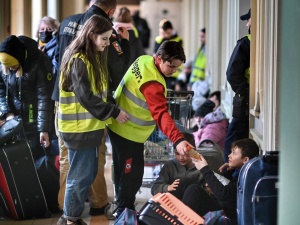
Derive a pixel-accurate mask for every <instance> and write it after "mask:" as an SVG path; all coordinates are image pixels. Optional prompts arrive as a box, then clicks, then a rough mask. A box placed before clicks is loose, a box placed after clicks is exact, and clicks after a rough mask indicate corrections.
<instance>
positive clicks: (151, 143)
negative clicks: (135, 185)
mask: <svg viewBox="0 0 300 225" xmlns="http://www.w3.org/2000/svg"><path fill="white" fill-rule="evenodd" d="M193 95H194V92H193V91H168V92H167V97H166V98H167V105H168V110H169V113H170V115H171V117H172V118H173V120H174V121H175V123H176V126H177V128H178V129H179V130H180V131H181V132H185V131H187V130H188V129H189V128H190V118H191V114H192V98H193ZM173 157H174V149H173V143H172V142H171V140H169V139H168V138H167V137H166V136H165V135H164V134H163V133H162V132H161V131H160V130H159V129H158V127H156V128H155V130H154V132H153V133H152V135H151V136H150V137H149V139H148V140H147V141H146V142H145V145H144V161H145V167H147V166H148V167H149V166H151V167H156V168H159V169H161V167H162V166H163V164H164V162H166V161H168V160H170V159H172V158H173ZM157 175H158V174H157ZM155 179H156V178H155V174H154V176H153V177H151V178H149V177H148V178H147V177H144V178H143V184H142V186H143V187H151V185H152V183H153V181H154V180H155Z"/></svg>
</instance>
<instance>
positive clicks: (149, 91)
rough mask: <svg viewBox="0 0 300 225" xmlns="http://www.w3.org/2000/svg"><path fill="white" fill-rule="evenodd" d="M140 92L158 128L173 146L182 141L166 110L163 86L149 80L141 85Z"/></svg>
mask: <svg viewBox="0 0 300 225" xmlns="http://www.w3.org/2000/svg"><path fill="white" fill-rule="evenodd" d="M141 92H142V93H143V95H144V96H145V98H146V102H147V105H148V108H149V110H150V112H151V115H152V117H153V119H154V121H155V122H156V124H157V125H158V127H159V129H160V130H161V131H162V132H163V133H164V134H165V135H166V136H167V137H168V138H169V139H170V140H171V141H172V142H173V143H174V144H175V146H176V145H177V144H178V143H180V142H181V141H183V140H184V137H183V134H181V133H180V132H179V130H178V128H177V127H176V125H175V122H174V120H173V119H172V118H171V116H170V114H169V112H168V107H167V100H166V97H165V95H164V92H165V88H164V86H163V85H162V84H160V83H158V82H156V81H150V82H147V83H145V84H143V85H142V86H141Z"/></svg>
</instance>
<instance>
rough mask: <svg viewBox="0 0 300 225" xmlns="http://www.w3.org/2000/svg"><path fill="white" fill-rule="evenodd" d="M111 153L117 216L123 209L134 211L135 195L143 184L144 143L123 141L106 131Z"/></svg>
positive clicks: (108, 130)
mask: <svg viewBox="0 0 300 225" xmlns="http://www.w3.org/2000/svg"><path fill="white" fill-rule="evenodd" d="M107 133H108V135H109V138H110V141H111V145H112V153H113V165H114V166H113V169H114V176H113V177H114V184H115V192H116V197H117V211H116V212H117V216H119V215H120V214H121V213H122V211H123V210H124V209H125V208H129V209H135V207H134V202H135V195H136V193H137V192H138V190H139V188H140V187H141V185H142V182H143V175H144V143H138V142H134V141H130V140H128V139H125V138H123V137H121V136H119V135H117V134H116V133H114V132H112V131H111V130H110V129H109V128H108V129H107Z"/></svg>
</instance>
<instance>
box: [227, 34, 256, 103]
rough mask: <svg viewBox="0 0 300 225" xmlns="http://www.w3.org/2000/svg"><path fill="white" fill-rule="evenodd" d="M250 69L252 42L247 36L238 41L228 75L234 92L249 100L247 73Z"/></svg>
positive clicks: (228, 68)
mask: <svg viewBox="0 0 300 225" xmlns="http://www.w3.org/2000/svg"><path fill="white" fill-rule="evenodd" d="M249 67H250V40H249V39H248V37H247V36H245V37H243V38H241V39H240V40H238V42H237V44H236V46H235V48H234V50H233V52H232V54H231V57H230V61H229V64H228V67H227V71H226V75H227V80H228V82H229V84H230V85H231V88H232V90H233V91H234V92H235V93H236V94H240V95H241V96H243V97H246V98H248V92H249V84H248V81H247V78H246V77H245V71H246V70H247V69H249Z"/></svg>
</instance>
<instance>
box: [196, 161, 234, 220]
mask: <svg viewBox="0 0 300 225" xmlns="http://www.w3.org/2000/svg"><path fill="white" fill-rule="evenodd" d="M200 172H201V173H202V174H203V177H204V182H205V183H207V184H208V186H209V187H210V189H211V191H212V192H213V193H214V196H215V197H216V198H217V200H218V202H219V204H220V206H221V207H222V208H223V210H224V212H225V214H226V216H227V217H228V218H229V219H230V220H231V223H232V225H236V224H237V213H236V207H237V206H236V202H237V180H238V177H237V176H235V177H232V178H231V180H230V182H229V183H228V184H227V185H225V186H224V185H223V184H222V183H221V182H220V181H219V180H218V179H217V177H216V176H215V175H214V173H213V171H212V170H211V169H210V168H209V167H208V166H205V167H203V168H202V169H201V170H200Z"/></svg>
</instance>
